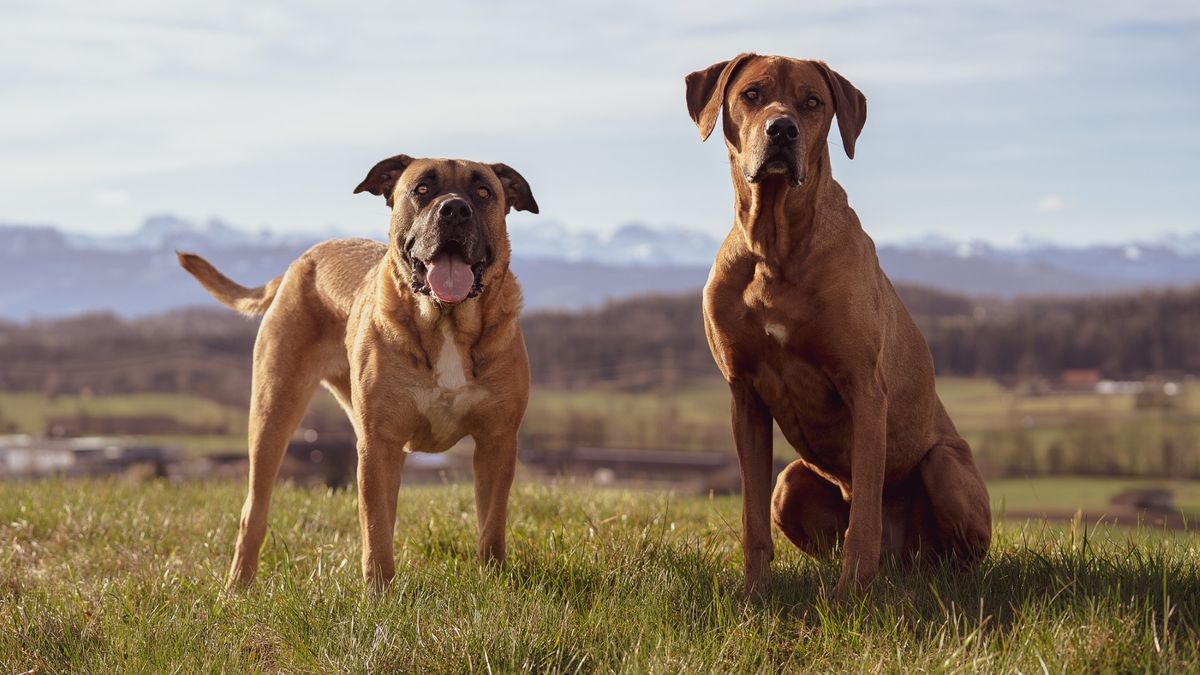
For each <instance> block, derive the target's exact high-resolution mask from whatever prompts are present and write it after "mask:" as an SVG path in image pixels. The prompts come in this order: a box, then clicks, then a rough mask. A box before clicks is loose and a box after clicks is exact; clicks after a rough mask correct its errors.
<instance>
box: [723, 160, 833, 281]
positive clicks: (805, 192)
mask: <svg viewBox="0 0 1200 675" xmlns="http://www.w3.org/2000/svg"><path fill="white" fill-rule="evenodd" d="M730 159H731V160H733V159H734V158H733V157H732V156H731V157H730ZM730 172H731V173H732V175H733V191H734V202H735V203H734V206H735V214H734V217H735V224H736V227H737V228H738V229H739V230H740V231H741V232H742V236H743V238H744V240H745V244H746V248H747V249H748V250H749V251H750V252H752V253H753V254H754V255H755V256H757V257H759V258H761V259H763V260H766V261H768V262H776V261H780V260H783V259H785V258H788V257H790V256H791V255H793V254H794V253H796V252H798V251H799V250H800V249H802V248H803V247H804V245H805V243H806V242H807V241H808V240H809V239H810V238H811V237H812V236H813V231H814V229H815V228H816V225H817V202H818V200H819V198H820V196H821V193H822V192H823V191H824V190H826V189H827V188H828V184H829V183H830V182H831V181H832V178H831V174H830V171H829V152H828V150H823V151H822V152H821V155H820V156H819V157H817V159H816V161H815V162H813V163H811V164H809V165H808V166H807V171H806V176H805V179H804V183H803V184H802V185H800V186H797V187H792V186H791V185H789V184H788V181H787V179H786V178H784V177H783V176H768V177H767V178H765V179H763V180H760V181H759V182H757V183H751V182H749V181H748V180H747V179H746V177H745V175H743V173H742V171H741V168H740V167H739V166H738V164H737V162H736V161H731V162H730Z"/></svg>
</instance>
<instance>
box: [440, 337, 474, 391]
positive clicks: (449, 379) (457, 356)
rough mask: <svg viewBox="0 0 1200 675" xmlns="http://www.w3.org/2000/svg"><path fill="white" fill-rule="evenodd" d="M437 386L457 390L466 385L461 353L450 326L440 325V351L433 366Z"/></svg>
mask: <svg viewBox="0 0 1200 675" xmlns="http://www.w3.org/2000/svg"><path fill="white" fill-rule="evenodd" d="M434 374H435V375H437V383H438V386H439V387H441V388H442V389H450V390H454V389H459V388H461V387H463V386H464V385H466V384H467V373H466V371H465V370H463V360H462V352H460V351H459V350H458V345H457V344H455V342H454V331H452V330H451V329H450V324H448V323H442V349H441V351H439V352H438V359H437V363H436V364H435V365H434Z"/></svg>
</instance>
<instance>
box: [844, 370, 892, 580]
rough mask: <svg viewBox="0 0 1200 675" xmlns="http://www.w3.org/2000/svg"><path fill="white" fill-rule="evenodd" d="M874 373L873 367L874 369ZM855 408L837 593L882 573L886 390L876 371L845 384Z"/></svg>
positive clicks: (846, 392) (847, 393) (849, 402)
mask: <svg viewBox="0 0 1200 675" xmlns="http://www.w3.org/2000/svg"><path fill="white" fill-rule="evenodd" d="M872 371H874V369H872ZM842 395H843V398H844V399H845V400H846V402H847V404H848V405H849V406H850V419H851V424H852V426H853V432H852V434H853V436H852V439H851V444H850V491H851V497H850V527H849V528H848V529H847V530H846V539H845V541H846V543H845V548H844V549H843V551H842V571H841V576H840V577H839V578H838V583H837V586H836V587H835V588H834V595H836V596H838V597H846V596H848V595H849V594H850V593H852V592H861V591H863V590H865V589H866V587H867V585H869V584H870V583H871V581H872V580H873V579H874V578H875V575H876V574H877V573H878V572H879V550H880V547H881V545H882V540H883V481H884V475H885V469H886V467H887V409H888V401H887V388H886V386H885V385H884V383H883V380H882V377H881V376H880V375H879V374H878V373H877V372H871V374H870V375H869V376H868V377H865V378H863V379H862V380H861V381H852V382H850V383H848V386H846V387H844V388H843V391H842Z"/></svg>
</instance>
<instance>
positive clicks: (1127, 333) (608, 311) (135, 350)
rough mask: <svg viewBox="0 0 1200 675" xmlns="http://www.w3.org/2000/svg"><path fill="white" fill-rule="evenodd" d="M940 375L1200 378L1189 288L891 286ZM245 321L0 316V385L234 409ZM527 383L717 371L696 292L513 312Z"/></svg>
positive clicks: (560, 384) (610, 382)
mask: <svg viewBox="0 0 1200 675" xmlns="http://www.w3.org/2000/svg"><path fill="white" fill-rule="evenodd" d="M898 290H899V291H900V294H901V297H902V298H903V300H904V302H905V304H906V305H907V306H908V307H910V309H911V310H912V312H913V314H914V316H916V318H917V321H918V323H919V324H920V325H921V328H922V330H923V331H924V333H925V335H926V338H927V340H928V341H929V345H930V349H931V351H932V353H933V356H934V361H935V363H936V366H937V368H938V372H939V373H941V374H954V375H976V376H992V377H998V378H1011V379H1017V378H1035V377H1041V378H1050V379H1053V378H1056V377H1057V376H1058V374H1059V373H1061V372H1062V371H1063V370H1065V369H1075V368H1092V369H1098V370H1100V371H1101V372H1102V374H1103V375H1104V376H1106V377H1110V378H1116V379H1135V378H1141V377H1143V376H1145V375H1148V374H1151V373H1161V372H1184V373H1200V288H1196V289H1191V290H1168V291H1155V292H1145V293H1140V294H1133V295H1121V296H1112V297H1094V298H1075V299H1032V300H1016V301H1005V302H1002V301H994V300H973V299H970V298H965V297H962V296H956V295H952V294H947V293H943V292H938V291H931V290H928V289H922V288H915V287H904V286H902V287H900V288H899V289H898ZM256 327H257V326H256V324H255V323H254V322H253V321H248V320H246V319H243V318H241V317H238V316H236V315H233V314H231V313H229V312H226V311H223V310H188V311H180V312H173V313H170V314H165V315H161V316H156V317H149V318H144V319H138V320H123V319H120V318H117V317H115V316H112V315H89V316H83V317H76V318H71V319H64V320H54V321H36V322H32V323H26V324H16V323H0V390H8V391H44V392H48V393H55V392H78V391H80V390H81V389H85V388H86V389H90V390H92V391H94V392H96V393H127V392H134V391H161V392H170V391H187V392H190V393H198V394H201V395H204V396H207V397H210V398H213V399H216V400H221V401H226V402H230V403H237V404H240V403H244V402H245V398H246V395H247V392H248V390H249V374H250V369H249V361H250V352H251V348H252V345H253V341H254V333H255V330H256ZM522 328H523V331H524V333H525V339H526V343H527V345H528V347H529V353H530V360H531V362H532V368H533V379H534V382H535V384H537V385H540V386H546V387H557V388H587V387H595V386H605V387H616V388H623V389H632V390H639V389H652V388H661V387H667V388H670V387H672V386H675V385H677V384H681V383H685V382H687V381H690V380H696V379H701V378H708V377H714V376H716V373H717V371H716V368H715V367H714V365H713V362H712V358H711V356H710V355H709V351H708V346H707V344H706V342H705V338H704V329H703V324H702V320H701V314H700V301H699V297H698V295H697V294H688V295H681V296H658V297H655V296H650V297H641V298H634V299H630V300H624V301H620V302H614V303H611V304H609V305H607V306H605V307H603V308H600V309H596V310H591V311H583V312H540V313H533V314H529V315H527V316H525V317H524V318H523V319H522Z"/></svg>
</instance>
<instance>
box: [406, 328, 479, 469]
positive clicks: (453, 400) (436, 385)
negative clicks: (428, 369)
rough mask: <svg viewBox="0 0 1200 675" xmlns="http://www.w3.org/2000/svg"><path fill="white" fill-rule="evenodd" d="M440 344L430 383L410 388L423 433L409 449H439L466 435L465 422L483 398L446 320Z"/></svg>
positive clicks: (435, 450)
mask: <svg viewBox="0 0 1200 675" xmlns="http://www.w3.org/2000/svg"><path fill="white" fill-rule="evenodd" d="M441 333H442V335H441V337H442V344H441V347H440V348H439V351H438V356H437V359H436V361H435V362H434V367H433V372H432V373H431V375H432V378H431V379H432V383H430V384H417V385H413V386H411V387H410V388H409V392H410V393H411V395H412V398H413V403H414V404H415V406H416V410H417V414H419V415H421V416H422V417H424V420H425V422H426V425H427V428H426V429H425V432H426V433H418V434H417V435H416V436H415V437H414V438H413V440H412V442H410V443H409V445H408V447H407V448H406V449H407V450H408V451H409V452H413V451H418V452H442V451H444V450H447V449H449V448H450V446H452V445H454V443H456V442H458V441H459V439H461V438H462V437H463V436H465V435H466V431H465V429H464V427H465V422H466V420H467V418H468V416H469V415H470V413H471V411H472V409H473V408H474V407H475V404H477V403H478V402H479V401H481V400H482V399H483V398H484V395H485V392H484V389H483V388H482V387H480V386H479V385H477V384H475V383H474V381H473V378H472V377H471V373H470V370H469V364H468V362H467V360H466V359H464V357H463V352H462V348H461V347H459V345H457V344H456V343H455V341H454V333H453V330H452V329H451V328H450V326H449V324H443V325H442V330H441Z"/></svg>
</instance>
